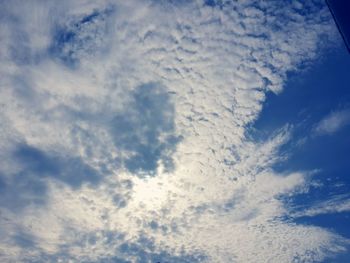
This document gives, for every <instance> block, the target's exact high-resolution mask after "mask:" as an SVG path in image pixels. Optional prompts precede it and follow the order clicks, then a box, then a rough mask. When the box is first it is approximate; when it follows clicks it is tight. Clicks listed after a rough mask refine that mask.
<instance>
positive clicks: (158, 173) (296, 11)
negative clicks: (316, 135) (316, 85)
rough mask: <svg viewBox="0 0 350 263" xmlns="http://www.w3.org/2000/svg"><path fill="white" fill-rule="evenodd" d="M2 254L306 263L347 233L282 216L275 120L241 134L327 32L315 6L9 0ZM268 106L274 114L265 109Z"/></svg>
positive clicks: (285, 132)
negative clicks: (269, 126) (264, 132)
mask: <svg viewBox="0 0 350 263" xmlns="http://www.w3.org/2000/svg"><path fill="white" fill-rule="evenodd" d="M2 6H3V8H2V11H0V12H1V25H0V38H1V40H2V41H1V44H0V56H1V57H0V59H1V63H0V64H1V65H0V81H1V82H0V85H1V86H0V105H1V111H0V118H1V122H2V125H1V128H0V145H1V149H2V151H1V153H0V162H1V165H0V167H1V168H0V189H1V192H0V195H1V196H0V199H1V201H0V204H1V206H0V236H1V241H0V258H1V260H2V261H4V262H6V261H9V262H10V261H27V262H31V261H35V262H38V261H39V262H50V261H53V262H56V261H58V262H59V261H61V262H68V261H69V260H73V261H81V262H157V261H159V262H197V261H198V262H203V261H204V262H257V260H259V262H314V261H317V260H322V259H324V258H325V257H326V256H329V255H331V254H332V253H337V252H341V251H344V249H345V243H347V242H348V241H347V240H345V239H344V238H342V237H341V236H339V235H337V234H335V233H332V232H330V231H328V230H326V229H321V228H318V227H313V226H304V225H297V224H295V223H293V222H291V221H288V220H286V219H285V218H286V216H287V217H288V214H289V212H290V211H289V210H288V208H287V207H286V206H285V205H284V202H283V198H288V197H291V196H293V195H295V194H298V193H300V192H305V191H307V188H308V182H309V179H308V175H307V174H304V173H299V172H295V173H291V174H278V173H277V172H276V171H274V170H273V169H272V166H273V164H275V163H276V162H278V161H281V160H282V159H284V158H285V157H284V156H281V155H280V153H279V147H280V146H281V145H283V144H284V143H285V142H286V141H287V140H289V137H290V130H289V128H288V127H285V128H283V129H281V130H280V131H276V133H275V134H272V135H271V137H270V138H267V139H266V140H263V141H257V140H254V139H252V138H250V136H249V133H248V129H249V126H250V125H251V124H252V123H253V122H254V121H255V120H256V119H257V118H258V116H259V113H260V111H261V109H262V106H263V102H264V100H265V94H266V93H267V92H276V93H277V92H280V91H281V90H282V88H283V83H284V81H285V80H286V75H287V73H288V72H289V71H296V70H298V68H299V66H300V65H304V64H305V63H309V62H310V61H312V60H313V59H315V58H316V57H317V54H318V53H319V52H321V51H320V50H322V47H323V45H325V44H329V43H331V42H332V41H333V40H332V39H334V36H333V33H332V32H334V28H333V25H332V24H331V23H330V17H329V14H328V12H327V10H326V9H325V8H324V6H323V4H322V2H321V1H310V2H308V3H302V2H301V1H300V2H299V1H288V2H287V3H286V2H285V1H283V3H282V2H281V1H268V2H267V1H253V0H246V1H239V2H238V1H204V2H203V1H137V0H132V1H88V0H81V1H60V3H57V2H55V1H46V2H45V3H43V2H42V1H34V0H33V1H25V2H23V1H7V2H4V3H2ZM271 117H272V116H271Z"/></svg>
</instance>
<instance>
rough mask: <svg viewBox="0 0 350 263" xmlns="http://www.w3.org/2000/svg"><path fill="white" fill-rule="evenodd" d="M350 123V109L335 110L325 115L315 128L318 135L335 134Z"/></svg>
mask: <svg viewBox="0 0 350 263" xmlns="http://www.w3.org/2000/svg"><path fill="white" fill-rule="evenodd" d="M349 123H350V110H348V109H345V110H340V111H334V112H332V113H330V114H328V115H327V116H325V117H324V118H323V119H322V120H321V121H320V122H319V123H318V124H317V125H316V126H315V128H314V133H315V134H317V135H327V134H333V133H335V132H337V131H339V130H340V129H342V128H344V127H345V126H346V125H348V124H349Z"/></svg>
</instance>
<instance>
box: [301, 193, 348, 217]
mask: <svg viewBox="0 0 350 263" xmlns="http://www.w3.org/2000/svg"><path fill="white" fill-rule="evenodd" d="M348 211H350V199H349V197H348V196H346V195H345V196H344V195H340V196H335V197H333V198H331V199H329V200H326V201H323V202H319V203H317V204H313V205H312V207H310V208H308V209H305V210H303V211H298V212H296V213H295V214H294V217H303V216H308V217H312V216H317V215H322V214H333V213H342V212H348Z"/></svg>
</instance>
